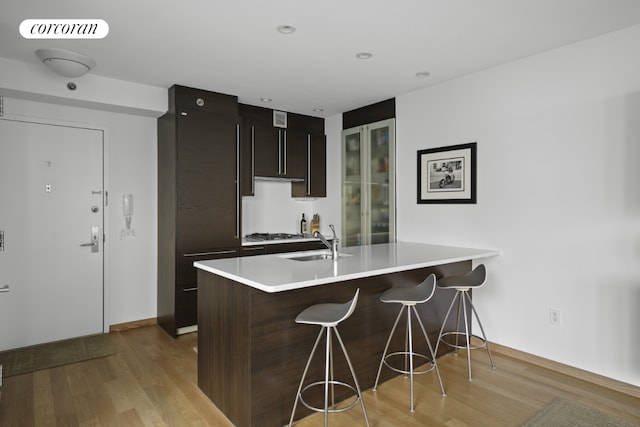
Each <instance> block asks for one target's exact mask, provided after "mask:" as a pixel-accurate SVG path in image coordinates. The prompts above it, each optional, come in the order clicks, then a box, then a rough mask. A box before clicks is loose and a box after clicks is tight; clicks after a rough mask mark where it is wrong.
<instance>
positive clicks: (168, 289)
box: [157, 113, 177, 336]
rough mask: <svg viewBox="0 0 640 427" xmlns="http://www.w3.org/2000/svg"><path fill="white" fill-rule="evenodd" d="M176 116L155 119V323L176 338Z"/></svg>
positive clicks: (166, 115) (168, 114)
mask: <svg viewBox="0 0 640 427" xmlns="http://www.w3.org/2000/svg"><path fill="white" fill-rule="evenodd" d="M176 155H177V152H176V129H175V115H173V114H170V113H167V114H165V115H163V116H162V117H160V118H159V119H158V300H157V310H158V312H157V317H158V324H160V326H162V327H163V328H164V329H165V330H166V331H167V332H169V331H174V332H169V333H170V334H171V335H172V336H175V330H176V318H175V263H174V260H175V238H176Z"/></svg>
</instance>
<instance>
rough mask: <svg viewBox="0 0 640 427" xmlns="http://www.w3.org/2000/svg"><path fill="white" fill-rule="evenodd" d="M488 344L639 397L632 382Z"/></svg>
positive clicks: (515, 355) (503, 351)
mask: <svg viewBox="0 0 640 427" xmlns="http://www.w3.org/2000/svg"><path fill="white" fill-rule="evenodd" d="M490 346H491V351H492V352H496V353H500V354H502V355H505V356H509V357H512V358H514V359H518V360H521V361H523V362H527V363H530V364H532V365H536V366H540V367H543V368H546V369H549V370H551V371H554V372H557V373H560V374H564V375H568V376H571V377H574V378H578V379H581V380H585V381H588V382H590V383H593V384H597V385H599V386H601V387H605V388H608V389H610V390H615V391H617V392H620V393H624V394H628V395H629V396H633V397H636V398H640V387H636V386H634V385H632V384H628V383H625V382H622V381H618V380H615V379H613V378H608V377H605V376H603V375H599V374H594V373H593V372H589V371H585V370H583V369H580V368H576V367H573V366H570V365H565V364H564V363H560V362H555V361H553V360H550V359H545V358H544V357H540V356H535V355H533V354H529V353H525V352H524V351H520V350H516V349H513V348H510V347H506V346H503V345H500V344H496V343H490Z"/></svg>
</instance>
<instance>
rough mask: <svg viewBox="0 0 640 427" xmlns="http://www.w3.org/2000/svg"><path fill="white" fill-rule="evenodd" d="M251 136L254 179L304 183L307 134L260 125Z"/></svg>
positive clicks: (257, 125) (255, 127)
mask: <svg viewBox="0 0 640 427" xmlns="http://www.w3.org/2000/svg"><path fill="white" fill-rule="evenodd" d="M245 129H246V128H245ZM248 132H249V139H250V141H251V149H252V151H253V153H252V155H251V156H252V157H253V159H252V162H253V175H254V177H264V178H289V179H300V180H302V179H304V177H305V174H306V167H305V157H306V151H307V149H306V136H307V135H306V134H305V133H304V132H302V131H296V130H288V129H276V128H273V127H268V126H264V125H262V124H259V123H256V124H250V125H249V126H248Z"/></svg>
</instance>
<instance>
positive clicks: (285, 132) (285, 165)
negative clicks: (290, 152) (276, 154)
mask: <svg viewBox="0 0 640 427" xmlns="http://www.w3.org/2000/svg"><path fill="white" fill-rule="evenodd" d="M282 151H283V153H284V160H283V162H282V163H283V164H284V167H283V169H284V174H285V175H286V174H287V131H286V130H285V131H284V149H283V150H282Z"/></svg>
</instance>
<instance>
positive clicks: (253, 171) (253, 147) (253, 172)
mask: <svg viewBox="0 0 640 427" xmlns="http://www.w3.org/2000/svg"><path fill="white" fill-rule="evenodd" d="M255 176H256V127H255V126H253V125H251V194H252V195H255V193H256V189H255V185H256V183H255V178H254V177H255Z"/></svg>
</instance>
